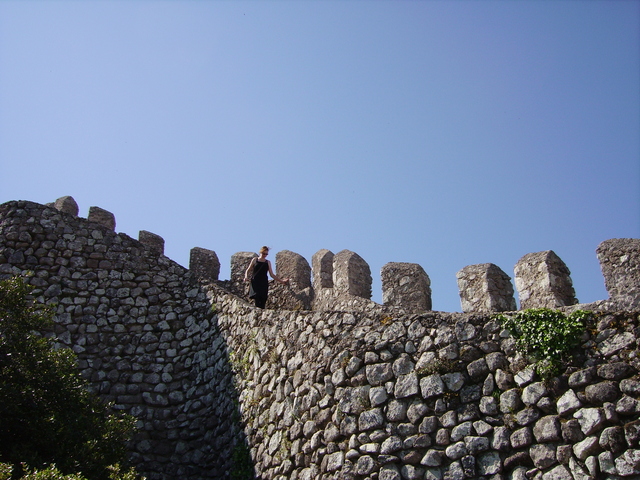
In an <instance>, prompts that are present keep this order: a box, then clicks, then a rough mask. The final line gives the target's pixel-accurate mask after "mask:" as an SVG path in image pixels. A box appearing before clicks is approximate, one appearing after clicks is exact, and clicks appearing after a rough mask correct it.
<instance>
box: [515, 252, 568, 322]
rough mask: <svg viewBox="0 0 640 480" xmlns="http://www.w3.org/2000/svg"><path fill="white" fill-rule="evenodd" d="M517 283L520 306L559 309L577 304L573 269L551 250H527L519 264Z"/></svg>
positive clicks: (517, 265) (516, 267) (517, 266)
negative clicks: (571, 270)
mask: <svg viewBox="0 0 640 480" xmlns="http://www.w3.org/2000/svg"><path fill="white" fill-rule="evenodd" d="M514 271H515V282H516V289H517V290H518V297H519V298H520V308H521V309H522V310H525V309H527V308H558V307H566V306H568V305H575V304H576V303H578V299H577V298H576V297H575V292H574V290H573V282H572V281H571V276H570V275H571V272H570V271H569V269H568V268H567V266H566V265H565V263H564V262H563V261H562V260H561V259H560V257H558V255H556V254H555V253H554V252H553V251H552V250H546V251H544V252H536V253H528V254H527V255H525V256H524V257H522V258H521V259H520V260H518V263H516V266H515V269H514Z"/></svg>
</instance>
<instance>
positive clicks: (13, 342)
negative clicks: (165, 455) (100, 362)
mask: <svg viewBox="0 0 640 480" xmlns="http://www.w3.org/2000/svg"><path fill="white" fill-rule="evenodd" d="M30 291H31V287H30V286H28V285H26V284H25V283H24V281H23V280H22V279H20V278H18V277H13V278H10V279H6V280H2V281H0V461H2V462H6V463H9V464H12V465H13V466H14V469H17V470H19V469H20V468H21V467H20V465H21V464H22V463H25V464H27V465H29V466H30V467H33V468H37V469H42V468H47V466H48V465H50V464H55V465H56V468H57V469H59V471H60V472H62V473H64V474H72V473H81V474H83V475H84V476H86V477H88V478H91V479H96V480H100V479H108V478H109V476H110V471H109V468H108V466H109V465H113V464H118V463H122V462H123V461H124V460H125V456H126V441H127V440H128V439H129V438H130V436H131V434H132V433H133V418H132V417H130V416H127V415H122V414H119V413H117V412H115V411H113V410H112V408H111V406H109V405H107V404H105V403H103V402H102V401H101V400H100V399H99V398H97V397H96V396H94V395H92V394H91V393H90V392H89V390H88V384H87V382H86V381H85V380H84V379H83V378H82V377H81V376H80V374H79V371H78V369H77V366H76V357H75V354H74V353H73V352H72V351H71V350H70V349H64V348H63V349H57V348H55V345H54V343H53V341H52V340H50V339H48V338H46V337H44V336H42V334H41V332H42V331H43V330H45V329H46V328H47V327H49V326H50V325H51V324H52V318H53V312H52V311H51V309H50V308H49V307H47V306H45V305H41V304H37V303H35V302H33V300H32V299H31V297H30V295H29V293H30ZM14 475H15V472H14Z"/></svg>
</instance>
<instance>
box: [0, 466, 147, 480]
mask: <svg viewBox="0 0 640 480" xmlns="http://www.w3.org/2000/svg"><path fill="white" fill-rule="evenodd" d="M21 468H22V470H23V472H24V475H23V476H21V477H20V478H19V479H18V480H87V477H84V476H82V475H80V474H76V473H72V474H69V475H65V474H64V473H62V472H61V471H60V470H58V468H57V467H56V466H55V465H53V464H52V465H49V466H48V467H47V468H45V469H43V470H34V469H31V468H29V467H28V466H26V465H22V466H21ZM109 470H110V472H111V473H110V474H109V480H136V479H138V478H140V477H139V476H138V475H137V474H136V473H135V471H134V470H133V469H129V470H126V471H123V470H122V469H121V467H120V466H119V465H114V466H111V467H109ZM12 471H13V467H12V466H11V465H9V464H8V463H0V480H10V479H11V478H12V476H11V475H12ZM141 480H144V478H142V479H141Z"/></svg>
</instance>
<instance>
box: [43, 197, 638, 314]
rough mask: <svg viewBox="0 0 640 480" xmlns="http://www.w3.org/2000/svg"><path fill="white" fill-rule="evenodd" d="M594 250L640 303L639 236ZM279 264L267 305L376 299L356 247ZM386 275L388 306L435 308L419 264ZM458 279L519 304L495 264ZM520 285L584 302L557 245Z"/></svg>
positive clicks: (527, 268)
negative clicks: (280, 281) (284, 282)
mask: <svg viewBox="0 0 640 480" xmlns="http://www.w3.org/2000/svg"><path fill="white" fill-rule="evenodd" d="M47 206H49V207H52V208H54V209H55V210H58V211H60V212H62V213H64V214H68V215H71V216H73V217H78V211H79V209H78V205H77V203H76V201H75V200H74V199H73V197H71V196H64V197H61V198H59V199H57V200H56V201H55V202H52V203H50V204H48V205H47ZM78 218H79V217H78ZM79 220H83V219H81V218H79ZM86 221H87V222H90V223H92V224H97V225H100V226H102V227H104V228H106V229H108V230H109V231H112V232H114V231H115V228H116V219H115V216H114V215H113V213H111V212H109V211H107V210H104V209H102V208H100V207H96V206H92V207H90V208H89V214H88V216H87V218H86ZM138 240H139V242H140V244H142V245H143V246H144V247H145V248H147V249H148V251H149V252H150V253H154V254H156V255H164V239H163V238H162V237H160V236H159V235H157V234H155V233H151V232H148V231H146V230H141V231H140V232H139V237H138ZM596 253H597V256H598V260H599V261H600V265H601V268H602V273H603V276H604V281H605V286H606V288H607V291H608V292H609V296H610V298H609V299H608V300H606V301H609V302H614V303H616V304H618V305H620V306H621V307H635V306H638V305H640V286H639V285H640V239H611V240H606V241H604V242H602V243H601V244H600V245H599V246H598V249H597V252H596ZM255 256H256V254H255V253H253V252H238V253H235V254H234V255H233V256H232V257H231V276H230V279H229V280H228V281H225V282H222V283H224V284H225V286H226V287H227V288H229V290H230V291H231V292H233V293H234V294H236V295H239V296H241V297H243V296H245V295H246V292H247V291H248V289H247V285H246V283H245V282H244V273H245V271H246V269H247V267H248V265H249V263H250V262H251V259H252V258H254V257H255ZM88 261H89V262H90V264H91V265H98V264H100V262H97V261H95V260H94V259H90V260H88ZM103 263H104V262H103ZM275 267H276V271H277V272H278V275H279V276H281V277H285V278H289V279H290V285H289V286H286V287H284V286H281V285H279V284H273V286H272V289H271V295H270V300H269V304H268V305H267V306H268V308H282V309H294V310H298V309H302V310H320V311H322V310H336V309H338V310H345V309H346V310H357V311H367V310H370V309H371V308H374V307H375V305H376V304H375V302H373V301H372V300H371V296H372V291H371V288H372V277H371V269H370V267H369V265H368V264H367V262H366V261H365V260H364V259H363V258H362V257H361V256H360V255H358V254H357V253H355V252H352V251H350V250H342V251H340V252H338V253H336V254H334V253H333V252H331V251H329V250H327V249H322V250H319V251H318V252H316V253H315V254H314V255H313V257H312V262H311V266H310V265H309V262H308V261H307V260H306V259H305V258H304V257H303V256H301V255H299V254H298V253H295V252H292V251H289V250H283V251H280V252H278V253H277V254H276V257H275ZM189 269H190V270H191V271H192V272H193V274H194V275H195V276H196V277H197V278H200V279H201V281H216V282H217V281H220V280H219V278H218V277H219V273H220V261H219V259H218V257H217V255H216V252H215V251H213V250H209V249H205V248H201V247H194V248H193V249H192V250H191V252H190V260H189ZM380 276H381V280H382V282H381V283H382V302H383V304H384V305H385V306H388V307H394V308H400V309H404V310H406V311H413V312H423V311H430V310H431V309H432V299H431V295H432V294H431V281H430V279H429V276H428V274H427V273H426V272H425V270H424V269H423V268H422V267H421V266H420V265H418V264H412V263H403V262H390V263H388V264H386V265H384V266H383V267H382V269H381V271H380ZM456 278H457V283H458V290H459V294H460V302H461V307H462V311H463V312H466V313H473V312H476V313H487V312H503V311H513V310H516V309H517V308H518V307H517V304H516V299H515V296H514V286H513V283H512V279H511V278H510V277H509V275H508V274H507V273H505V272H504V271H503V270H502V269H500V267H498V266H497V265H494V264H491V263H482V264H476V265H469V266H467V267H465V268H463V269H461V270H460V271H459V272H457V274H456ZM514 283H515V287H516V288H515V290H516V291H517V298H518V300H519V303H520V305H519V307H520V309H526V308H543V307H546V308H559V307H567V306H572V305H576V304H577V303H578V299H577V298H576V295H575V291H574V289H573V282H572V280H571V273H570V271H569V268H568V267H567V265H566V264H565V263H564V262H563V261H562V260H561V259H560V257H558V255H556V253H555V252H553V251H552V250H547V251H542V252H535V253H529V254H526V255H524V256H523V257H522V258H521V259H520V260H519V261H518V262H517V264H516V265H515V267H514ZM603 301H605V300H603Z"/></svg>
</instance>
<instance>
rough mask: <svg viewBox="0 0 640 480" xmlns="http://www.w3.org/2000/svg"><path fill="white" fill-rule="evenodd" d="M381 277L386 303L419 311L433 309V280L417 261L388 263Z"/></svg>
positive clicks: (383, 299) (383, 268) (384, 301)
mask: <svg viewBox="0 0 640 480" xmlns="http://www.w3.org/2000/svg"><path fill="white" fill-rule="evenodd" d="M380 277H381V280H382V302H383V303H384V304H385V305H391V306H397V307H402V308H406V309H407V310H410V311H418V312H420V311H426V310H431V280H430V279H429V276H428V275H427V273H426V272H425V271H424V269H423V268H422V267H421V266H420V265H418V264H417V263H402V262H390V263H387V264H386V265H384V266H383V267H382V270H381V271H380Z"/></svg>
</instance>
